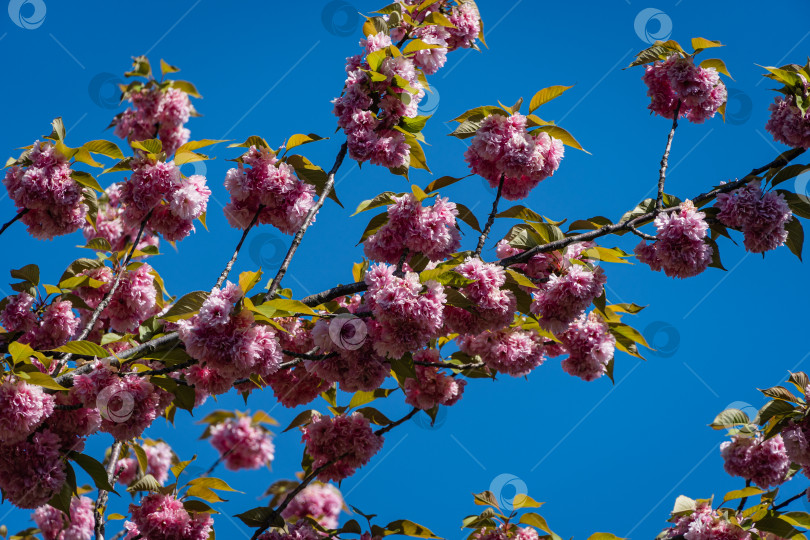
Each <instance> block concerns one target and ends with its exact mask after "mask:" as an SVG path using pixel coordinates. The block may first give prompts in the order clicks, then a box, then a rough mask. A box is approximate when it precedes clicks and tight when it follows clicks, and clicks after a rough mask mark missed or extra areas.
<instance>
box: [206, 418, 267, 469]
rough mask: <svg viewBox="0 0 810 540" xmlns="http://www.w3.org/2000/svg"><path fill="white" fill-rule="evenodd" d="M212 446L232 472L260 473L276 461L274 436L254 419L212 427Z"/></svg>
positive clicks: (222, 423) (226, 421)
mask: <svg viewBox="0 0 810 540" xmlns="http://www.w3.org/2000/svg"><path fill="white" fill-rule="evenodd" d="M211 445H212V446H213V447H214V448H216V449H217V451H219V456H220V458H222V459H223V460H224V461H225V467H226V468H227V469H229V470H231V471H238V470H240V469H258V468H259V467H261V466H263V465H267V464H269V463H270V462H272V461H273V453H274V451H275V446H273V442H272V441H271V440H270V434H269V433H267V432H266V431H264V429H262V428H261V426H258V425H252V424H251V421H250V418H249V417H245V416H243V417H242V418H239V419H238V420H236V419H233V418H229V419H227V420H225V421H223V422H221V423H219V424H214V425H212V426H211Z"/></svg>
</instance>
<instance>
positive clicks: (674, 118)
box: [655, 99, 681, 212]
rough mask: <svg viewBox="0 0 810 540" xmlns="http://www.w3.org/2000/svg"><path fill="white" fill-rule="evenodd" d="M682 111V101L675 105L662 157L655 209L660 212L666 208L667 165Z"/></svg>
mask: <svg viewBox="0 0 810 540" xmlns="http://www.w3.org/2000/svg"><path fill="white" fill-rule="evenodd" d="M680 110H681V100H680V99H679V100H678V104H677V105H675V114H674V115H673V116H672V129H670V130H669V135H668V136H667V147H666V148H665V149H664V155H663V156H661V170H660V172H659V174H658V198H657V199H656V200H655V209H656V210H657V211H658V212H660V211H661V209H662V208H663V207H664V182H666V180H667V165H668V163H669V151H670V150H671V149H672V139H673V137H675V130H676V129H677V128H678V112H680Z"/></svg>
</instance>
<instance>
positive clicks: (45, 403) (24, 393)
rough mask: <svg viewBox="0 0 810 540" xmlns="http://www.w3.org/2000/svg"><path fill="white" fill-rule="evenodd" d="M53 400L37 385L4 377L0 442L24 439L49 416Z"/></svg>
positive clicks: (0, 388)
mask: <svg viewBox="0 0 810 540" xmlns="http://www.w3.org/2000/svg"><path fill="white" fill-rule="evenodd" d="M53 406H54V398H53V396H51V395H49V394H46V393H45V392H44V391H43V390H42V387H41V386H35V385H33V384H28V383H26V382H24V381H21V380H20V381H14V380H12V378H7V379H6V380H4V381H3V382H2V384H0V441H2V443H0V444H4V445H8V444H16V443H18V442H20V441H23V440H25V439H26V438H27V437H28V436H29V435H30V434H31V433H33V432H34V430H35V429H36V428H37V427H38V426H39V425H40V424H42V422H44V421H45V419H46V418H48V417H49V416H50V415H51V414H52V413H53Z"/></svg>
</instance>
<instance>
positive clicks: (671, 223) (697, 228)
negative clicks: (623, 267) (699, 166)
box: [635, 200, 712, 279]
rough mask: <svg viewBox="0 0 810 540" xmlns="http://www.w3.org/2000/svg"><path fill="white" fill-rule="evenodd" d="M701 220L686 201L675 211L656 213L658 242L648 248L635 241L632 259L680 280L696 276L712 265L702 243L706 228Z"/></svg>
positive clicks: (710, 249) (710, 256)
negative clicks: (633, 257)
mask: <svg viewBox="0 0 810 540" xmlns="http://www.w3.org/2000/svg"><path fill="white" fill-rule="evenodd" d="M705 217H706V214H704V213H703V212H698V210H697V209H696V208H695V205H694V204H692V201H690V200H686V201H684V202H682V203H681V205H680V210H679V211H678V212H666V213H661V214H658V217H656V218H655V227H656V229H657V233H656V237H657V238H658V239H657V240H656V241H655V242H653V243H652V244H649V245H648V244H647V242H646V241H644V240H642V241H641V242H639V244H638V245H637V246H636V249H635V254H636V257H638V260H639V261H641V262H643V263H644V264H648V265H649V266H650V268H651V269H653V270H654V271H656V272H660V271H661V270H663V271H664V273H665V274H666V275H668V276H670V277H677V278H682V279H683V278H688V277H694V276H696V275H698V274H700V273H701V272H703V271H704V270H706V268H707V267H708V266H709V263H711V262H712V247H711V246H710V245H708V244H707V243H706V242H704V240H703V239H704V238H705V237H706V231H707V230H708V229H709V226H708V225H707V224H706V221H704V218H705Z"/></svg>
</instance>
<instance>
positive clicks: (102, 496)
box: [93, 441, 121, 540]
mask: <svg viewBox="0 0 810 540" xmlns="http://www.w3.org/2000/svg"><path fill="white" fill-rule="evenodd" d="M120 455H121V441H115V443H113V445H112V448H110V461H109V462H108V463H107V481H108V482H110V484H112V482H113V480H114V478H115V476H116V474H115V469H116V467H117V465H118V457H119V456H120ZM106 503H107V492H106V491H105V490H103V489H99V490H98V498H97V499H96V504H95V506H94V508H93V516H94V518H95V522H96V524H95V528H94V530H95V533H96V540H104V516H102V515H101V507H102V506H105V505H106Z"/></svg>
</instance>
